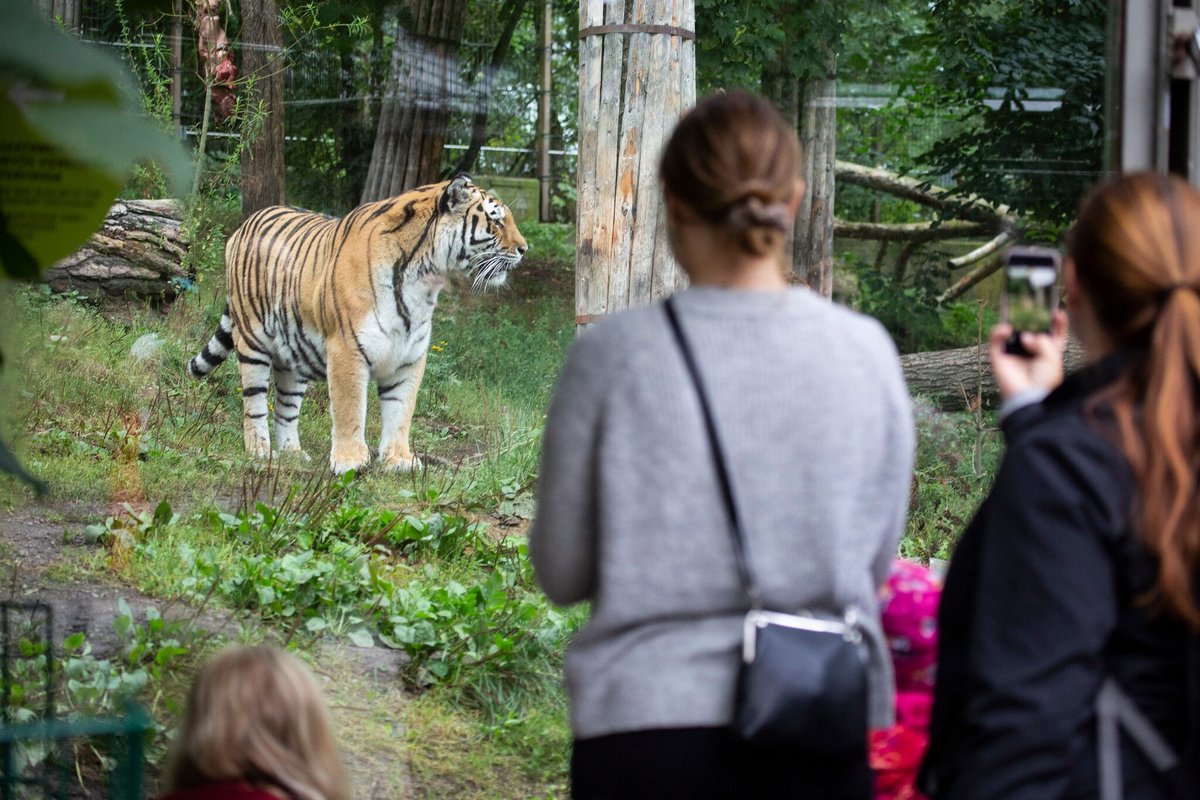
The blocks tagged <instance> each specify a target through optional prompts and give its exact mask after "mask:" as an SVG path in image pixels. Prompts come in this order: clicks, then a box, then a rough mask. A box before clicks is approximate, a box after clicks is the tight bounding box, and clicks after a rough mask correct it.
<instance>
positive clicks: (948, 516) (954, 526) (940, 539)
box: [900, 400, 1004, 563]
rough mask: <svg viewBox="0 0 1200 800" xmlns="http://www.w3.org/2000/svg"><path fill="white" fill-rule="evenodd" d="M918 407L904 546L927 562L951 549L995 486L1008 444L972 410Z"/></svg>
mask: <svg viewBox="0 0 1200 800" xmlns="http://www.w3.org/2000/svg"><path fill="white" fill-rule="evenodd" d="M915 411H916V414H915V416H916V425H917V459H916V466H915V469H914V471H913V496H912V503H911V504H910V507H909V512H908V527H907V530H906V531H905V534H904V538H903V540H902V541H901V544H900V551H901V555H903V556H905V557H906V558H913V559H916V560H918V561H921V562H922V563H925V562H927V561H928V560H929V559H930V558H941V559H948V558H949V557H950V555H951V554H952V553H953V551H954V546H955V544H957V543H958V537H959V536H960V535H961V534H962V532H963V529H964V528H966V526H967V523H968V522H970V520H971V517H972V516H974V514H975V509H976V508H978V507H979V504H980V503H981V502H982V501H983V498H984V495H985V494H986V493H987V490H988V489H989V487H990V486H991V483H992V477H993V476H994V475H995V472H996V467H997V466H998V464H999V461H1000V456H1001V454H1002V452H1003V449H1004V445H1003V442H1002V440H1001V438H1000V436H998V435H987V434H991V433H992V429H991V428H988V427H985V428H983V429H982V430H981V429H980V428H979V427H978V425H977V421H976V420H975V419H974V418H972V416H971V415H970V414H964V413H958V414H950V413H944V412H941V411H938V410H937V409H935V408H933V407H932V406H929V405H928V404H925V403H922V402H920V401H919V400H918V402H916V404H915ZM981 422H982V421H981ZM981 434H982V435H981Z"/></svg>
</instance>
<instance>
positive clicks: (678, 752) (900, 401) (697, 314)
mask: <svg viewBox="0 0 1200 800" xmlns="http://www.w3.org/2000/svg"><path fill="white" fill-rule="evenodd" d="M798 161H799V143H798V142H797V140H796V136H795V133H794V132H792V131H791V130H790V129H789V127H788V126H787V124H786V123H785V122H784V121H783V119H782V118H781V117H780V116H779V114H778V112H776V111H775V109H774V108H773V107H772V106H771V105H770V104H769V103H767V102H766V101H764V100H762V99H761V98H758V97H756V96H754V95H750V94H746V93H741V92H731V93H727V94H720V95H715V96H713V97H710V98H708V99H706V100H704V101H702V102H701V103H700V104H699V105H697V106H696V108H694V109H693V110H692V111H691V112H689V113H688V114H687V115H686V116H685V117H684V119H683V120H682V121H681V122H680V123H679V125H678V127H677V128H676V130H675V132H674V133H673V134H672V137H671V139H670V141H669V142H668V144H667V147H666V149H665V151H664V154H663V159H662V165H661V178H662V182H663V187H664V192H665V197H666V204H667V217H668V235H669V238H670V242H671V247H672V250H673V252H674V254H675V257H676V258H677V259H678V261H679V263H680V264H681V265H682V266H683V268H684V270H685V271H686V272H687V274H688V277H689V279H690V284H691V286H690V288H688V289H686V290H684V291H682V292H680V293H678V294H677V295H676V297H675V300H674V303H675V308H676V310H677V313H678V316H679V318H680V322H681V325H682V327H683V329H684V330H685V331H686V335H687V337H688V339H689V340H690V342H691V346H692V348H693V350H694V351H695V357H696V361H697V363H698V367H699V370H700V372H701V373H702V375H703V377H704V382H705V384H706V391H707V394H708V396H709V402H710V404H711V406H712V410H713V415H714V418H715V423H716V427H717V428H718V429H719V432H720V436H721V439H722V441H723V443H724V449H725V453H726V459H727V462H728V470H729V474H730V478H731V482H732V484H733V490H734V493H735V495H736V498H737V503H738V508H739V510H740V513H741V516H742V519H743V527H744V536H745V549H746V557H747V560H748V565H749V568H750V571H751V572H752V574H753V575H754V577H755V579H756V581H757V583H758V585H759V587H760V589H761V591H762V594H763V596H764V600H765V605H766V606H767V607H768V608H773V609H779V610H798V609H807V610H810V611H834V612H836V611H840V610H843V609H845V608H847V607H850V606H854V607H857V608H858V609H859V610H860V611H861V612H862V613H863V614H864V616H865V617H866V620H865V624H864V627H865V631H866V640H867V644H868V647H867V650H868V652H869V659H868V664H867V677H868V687H869V690H868V693H869V709H868V719H869V724H870V725H871V726H882V725H886V724H888V723H889V722H890V717H891V709H892V696H891V672H890V662H889V660H888V656H887V648H886V644H885V642H884V640H883V636H882V633H881V631H880V627H879V620H878V615H877V611H876V591H877V588H878V587H879V586H880V584H881V583H882V582H883V580H884V579H885V577H886V575H887V569H888V564H889V563H890V561H891V560H892V558H893V556H894V554H895V550H896V544H897V541H898V539H899V537H900V533H901V530H902V528H903V525H904V518H905V511H906V508H907V500H908V492H909V481H910V475H911V469H912V454H913V427H912V417H911V410H910V405H909V398H908V394H907V392H906V389H905V385H904V382H903V379H902V376H901V372H900V366H899V362H898V360H897V357H896V351H895V348H894V346H893V344H892V342H891V340H890V339H889V338H888V335H887V334H886V332H885V331H884V330H883V328H882V327H881V326H880V325H879V324H878V323H877V322H875V321H874V320H871V319H869V318H866V317H863V316H860V315H858V314H855V313H852V312H850V311H847V310H845V309H843V308H840V307H838V306H835V305H833V304H831V303H829V302H828V301H826V300H824V299H822V298H821V297H819V296H817V295H815V294H813V293H811V292H809V291H808V290H806V289H801V288H791V287H789V286H788V285H787V282H786V279H785V277H784V272H783V269H782V266H783V256H784V247H785V243H786V242H787V239H788V231H789V229H790V227H791V222H792V220H793V219H794V217H795V213H796V208H797V206H798V204H799V202H800V198H801V196H802V192H803V190H804V186H803V182H802V181H800V180H799V179H798V178H797V165H798ZM529 540H530V552H531V555H532V558H533V563H534V567H535V569H536V572H537V577H538V580H539V581H540V583H541V585H542V587H543V588H544V589H545V591H546V594H547V595H548V596H549V597H550V599H551V600H553V601H555V602H557V603H561V604H570V603H576V602H579V601H584V600H588V601H591V616H590V619H589V621H588V623H587V625H586V626H585V627H584V628H583V629H582V630H581V631H580V633H579V634H578V636H576V638H575V640H574V642H573V643H572V644H571V646H570V648H569V650H568V653H567V664H566V681H567V688H568V692H569V695H570V701H571V723H572V730H573V733H574V736H575V746H574V751H573V754H572V761H571V778H572V793H573V796H574V797H576V798H622V799H623V800H624V799H625V798H638V797H647V798H651V797H653V798H672V797H679V798H689V799H690V800H695V798H719V797H720V798H726V797H727V798H733V797H738V798H747V797H768V796H780V797H813V798H842V797H845V798H863V799H864V800H865V799H866V798H869V797H870V794H871V773H870V770H869V769H868V767H867V763H866V753H865V739H866V732H865V731H864V732H863V739H864V747H863V752H862V753H860V754H855V755H854V756H853V757H850V758H847V759H845V760H843V761H838V760H836V759H829V758H818V757H816V756H814V755H812V754H806V753H797V752H791V751H778V750H761V749H755V748H751V747H749V746H747V745H745V744H743V743H741V742H739V741H738V740H736V739H735V737H733V736H732V735H731V734H730V733H729V731H728V730H727V726H728V725H729V723H730V721H731V719H732V716H733V708H734V692H735V683H736V679H737V673H738V668H739V663H740V646H741V634H742V621H743V617H744V615H745V613H746V611H747V609H748V600H747V597H746V592H745V589H744V588H743V585H742V583H741V581H740V580H739V575H738V572H737V569H736V566H735V554H734V553H735V551H734V543H733V538H732V533H731V530H730V522H729V514H728V512H727V509H726V506H725V505H724V503H723V501H722V495H721V491H720V488H719V483H718V478H717V473H716V471H715V469H714V462H713V456H712V452H711V449H710V445H709V441H708V439H707V437H706V434H705V425H704V421H703V417H702V414H701V409H700V404H699V401H698V399H697V394H696V388H695V386H694V384H693V383H692V381H691V378H690V376H689V373H688V372H687V369H686V367H685V364H684V361H683V357H682V355H681V352H680V350H679V346H678V344H677V342H676V341H675V339H674V338H673V337H672V335H671V332H670V328H669V327H668V322H667V318H666V315H665V314H664V311H663V308H662V306H661V305H654V306H651V307H648V308H640V309H634V310H630V311H626V312H623V313H621V314H617V315H614V316H613V317H612V318H610V319H607V320H605V321H603V322H601V323H599V324H597V325H595V326H593V327H592V328H591V329H589V330H587V331H586V332H585V333H584V334H583V335H582V336H581V337H580V338H579V339H578V340H577V342H576V343H575V346H574V347H573V348H572V350H571V353H570V355H569V357H568V359H567V363H566V365H565V366H564V368H563V371H562V374H561V376H560V378H559V381H558V385H557V387H556V390H555V394H554V400H553V402H552V404H551V407H550V411H549V414H548V418H547V422H546V432H545V440H544V445H543V454H542V468H541V473H540V478H539V487H538V509H537V514H536V518H535V521H534V524H533V527H532V529H531V531H530V534H529Z"/></svg>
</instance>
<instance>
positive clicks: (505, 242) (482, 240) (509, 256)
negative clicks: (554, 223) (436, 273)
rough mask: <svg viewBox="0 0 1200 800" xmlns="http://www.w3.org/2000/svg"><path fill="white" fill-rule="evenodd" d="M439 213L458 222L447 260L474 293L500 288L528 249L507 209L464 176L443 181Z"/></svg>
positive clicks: (493, 196)
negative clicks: (460, 273)
mask: <svg viewBox="0 0 1200 800" xmlns="http://www.w3.org/2000/svg"><path fill="white" fill-rule="evenodd" d="M438 210H439V212H440V213H442V214H445V215H450V216H451V217H459V218H461V222H460V224H459V225H458V226H456V229H455V230H456V236H455V239H454V241H453V242H452V243H451V247H452V250H451V258H452V259H453V260H454V262H455V265H456V266H457V268H458V269H459V270H461V271H462V272H464V273H465V274H466V275H467V277H468V278H469V279H470V281H471V288H472V290H474V291H481V290H483V289H487V288H490V287H495V286H500V285H501V284H503V283H504V282H505V281H506V280H507V279H508V273H509V271H510V270H511V269H512V268H513V267H515V266H517V264H518V263H520V261H521V257H522V256H524V255H525V251H527V250H528V249H529V245H528V243H526V241H525V237H524V236H522V235H521V231H520V230H518V229H517V223H516V220H514V219H513V215H512V212H510V211H509V210H508V206H506V205H504V203H502V202H500V200H499V199H498V198H497V197H495V195H492V194H490V193H489V192H486V191H484V190H483V189H481V188H480V187H479V186H476V185H475V184H474V183H472V182H471V179H470V178H468V177H467V176H466V175H461V174H460V175H457V176H455V177H454V178H452V179H451V180H449V181H447V182H446V184H445V188H444V189H443V190H442V194H441V197H440V198H439V200H438Z"/></svg>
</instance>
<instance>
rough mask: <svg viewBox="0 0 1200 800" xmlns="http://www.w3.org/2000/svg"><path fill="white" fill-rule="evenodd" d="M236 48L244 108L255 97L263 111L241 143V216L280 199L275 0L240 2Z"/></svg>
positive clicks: (279, 45) (279, 44)
mask: <svg viewBox="0 0 1200 800" xmlns="http://www.w3.org/2000/svg"><path fill="white" fill-rule="evenodd" d="M241 47H242V75H243V76H245V77H247V78H249V79H250V83H251V86H250V92H249V99H250V104H249V107H250V108H255V107H256V106H257V105H258V103H259V101H261V102H262V104H263V108H264V109H265V111H266V113H265V115H264V117H263V119H262V126H261V128H259V129H258V131H257V134H256V135H253V136H251V138H250V140H249V141H248V142H245V143H244V145H243V148H242V215H243V216H246V217H248V216H250V215H251V214H253V213H254V212H255V211H258V210H259V209H261V208H266V207H267V206H273V205H279V204H281V203H283V202H284V162H283V69H284V63H283V31H282V30H281V29H280V24H279V11H278V9H277V8H276V5H275V0H249V2H246V3H243V4H242V36H241ZM251 127H253V126H251ZM245 132H246V126H245V125H243V136H245Z"/></svg>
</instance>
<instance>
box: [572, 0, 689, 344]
mask: <svg viewBox="0 0 1200 800" xmlns="http://www.w3.org/2000/svg"><path fill="white" fill-rule="evenodd" d="M695 23H696V13H695V6H694V4H693V2H692V0H607V2H606V0H582V2H581V6H580V11H579V38H580V40H581V42H580V48H579V172H578V189H577V195H576V202H577V210H576V243H577V246H576V255H575V322H576V324H577V325H586V324H588V323H589V322H593V321H595V320H596V319H597V318H599V317H601V316H604V315H605V314H611V313H613V312H614V311H619V310H620V309H623V308H627V307H629V306H636V305H643V304H646V303H649V302H651V301H652V300H655V299H657V298H660V297H664V296H666V295H668V294H670V293H671V292H672V291H673V290H674V289H675V288H676V287H677V286H679V285H680V284H682V282H683V273H682V271H681V270H680V269H679V267H678V265H677V264H676V263H675V259H674V258H673V257H672V256H671V252H670V248H669V247H668V245H667V237H666V213H665V209H664V207H663V202H662V192H661V189H660V187H659V184H658V160H659V156H660V154H661V151H662V147H663V144H664V143H665V141H666V139H667V136H669V135H670V133H671V129H672V128H673V127H674V125H675V122H676V121H677V120H678V119H679V117H680V115H681V114H682V113H683V112H684V111H685V110H686V109H688V108H690V107H691V106H692V105H694V104H695V102H696V49H695V34H694V31H695Z"/></svg>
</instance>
